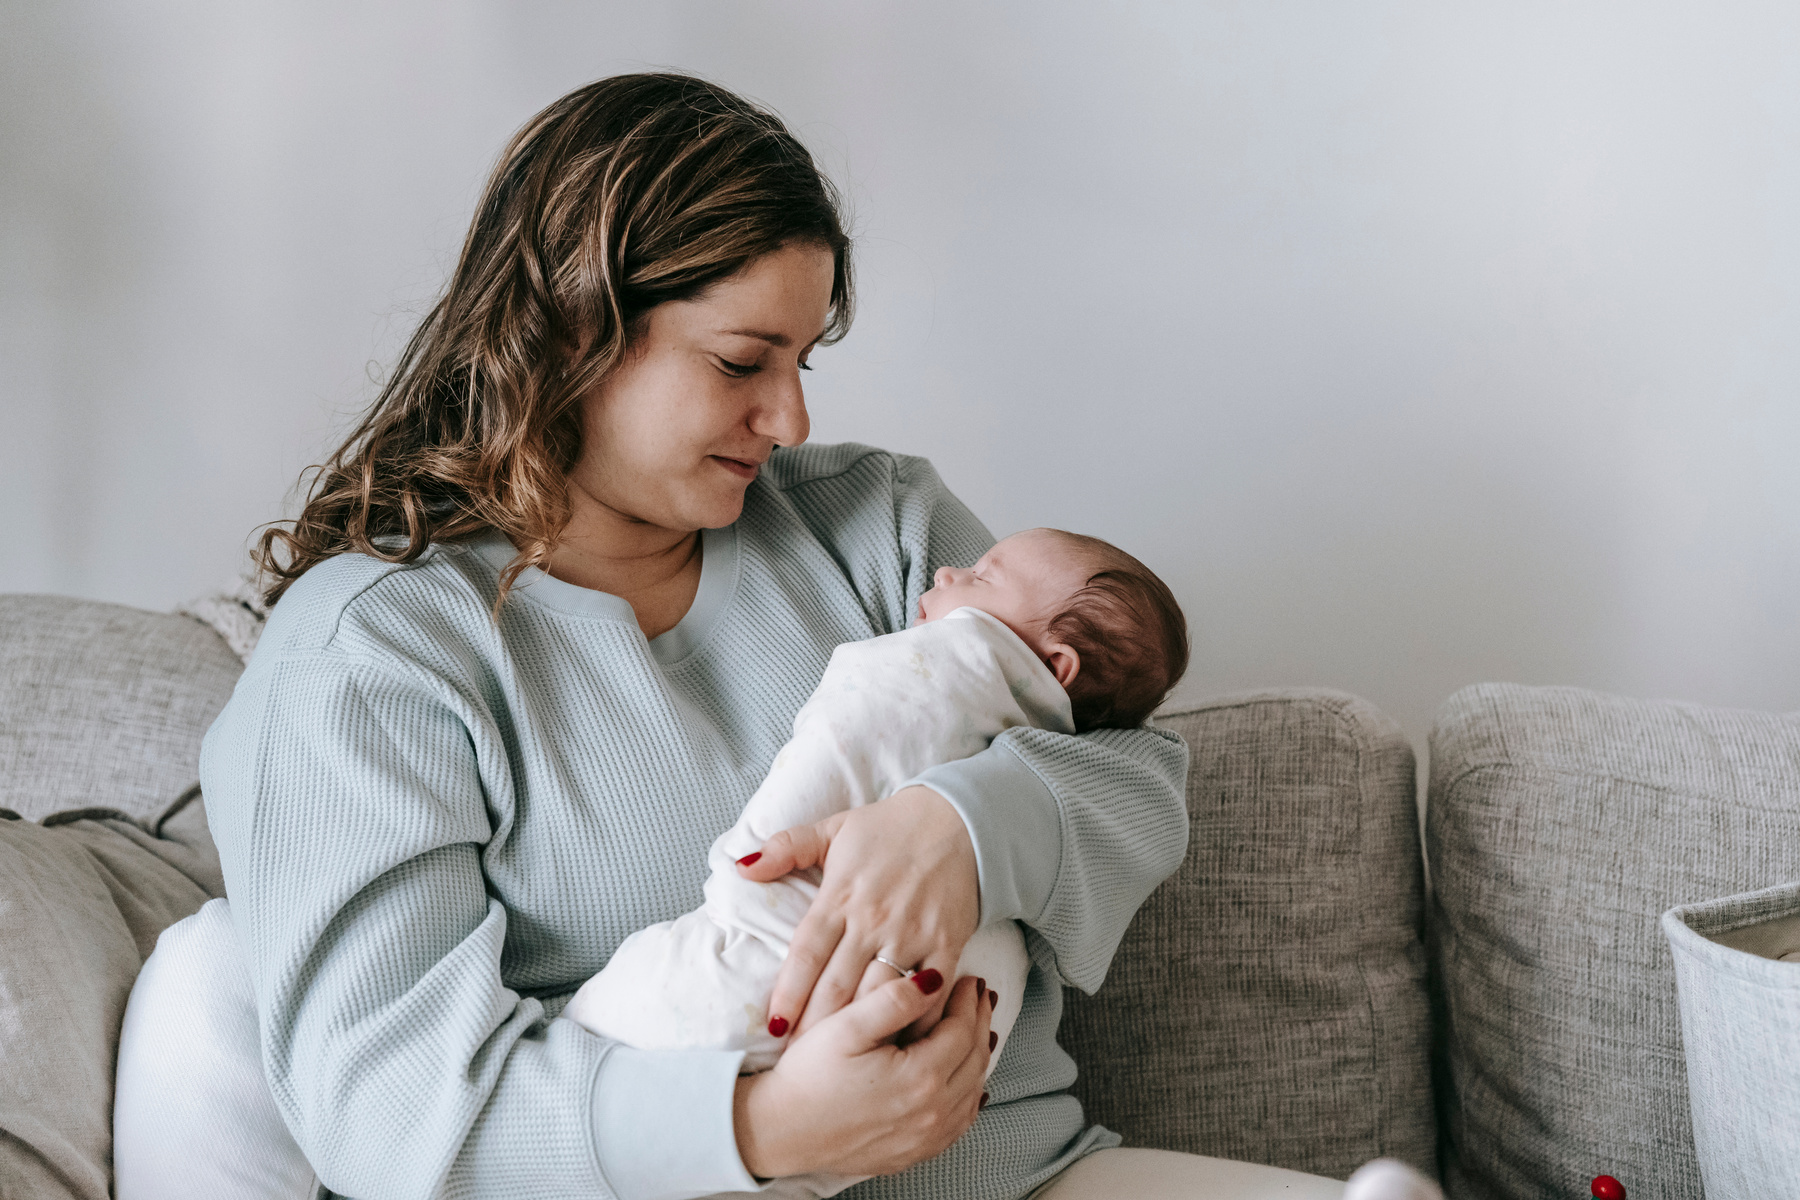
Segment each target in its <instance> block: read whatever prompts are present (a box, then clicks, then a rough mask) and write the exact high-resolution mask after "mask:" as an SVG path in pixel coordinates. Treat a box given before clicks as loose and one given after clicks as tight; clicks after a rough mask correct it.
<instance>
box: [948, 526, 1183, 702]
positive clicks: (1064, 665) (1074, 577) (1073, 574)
mask: <svg viewBox="0 0 1800 1200" xmlns="http://www.w3.org/2000/svg"><path fill="white" fill-rule="evenodd" d="M932 582H933V583H934V584H936V586H935V587H933V588H932V589H931V590H930V591H928V592H926V593H925V594H924V595H923V596H921V597H920V598H919V620H920V621H921V622H924V621H935V620H937V619H938V618H939V617H945V616H948V615H949V614H951V613H953V612H955V611H956V610H957V609H959V608H964V607H967V608H979V609H980V610H981V611H983V612H985V613H987V614H988V615H989V616H992V617H998V618H999V619H1000V620H1001V621H1004V622H1005V623H1006V625H1007V627H1008V628H1010V629H1011V630H1012V631H1013V632H1014V633H1016V634H1018V635H1019V637H1020V638H1021V639H1022V640H1023V641H1024V642H1025V644H1026V645H1027V646H1030V647H1031V649H1032V651H1033V653H1035V654H1036V655H1037V656H1038V657H1039V658H1041V659H1043V660H1044V662H1045V664H1046V665H1048V666H1049V668H1050V670H1051V672H1052V673H1053V674H1054V675H1055V676H1056V680H1057V682H1058V683H1060V684H1062V685H1063V687H1064V688H1065V689H1066V690H1067V691H1068V693H1069V704H1070V707H1071V708H1072V709H1073V710H1074V714H1075V728H1076V729H1078V730H1085V729H1099V728H1119V729H1128V728H1131V727H1132V726H1136V725H1141V724H1143V723H1144V720H1145V718H1147V717H1148V716H1149V715H1150V713H1151V712H1152V711H1153V710H1154V709H1155V708H1156V706H1157V705H1158V704H1161V703H1162V701H1163V698H1164V697H1165V696H1167V695H1168V694H1169V689H1170V688H1172V687H1174V686H1175V683H1176V681H1177V680H1179V679H1180V678H1181V675H1182V672H1184V671H1186V670H1187V661H1188V638H1187V621H1186V620H1185V619H1184V618H1183V617H1182V615H1181V606H1180V605H1178V604H1176V603H1175V596H1174V594H1173V593H1172V592H1170V591H1169V588H1168V585H1167V584H1165V583H1163V581H1162V580H1160V579H1158V578H1157V577H1156V576H1155V575H1153V574H1151V572H1150V568H1148V567H1146V566H1145V565H1144V564H1143V563H1141V562H1139V561H1138V560H1137V559H1135V558H1133V557H1131V555H1129V554H1127V553H1125V552H1124V551H1123V550H1121V549H1119V548H1118V547H1117V546H1113V545H1110V544H1108V543H1106V542H1103V541H1101V540H1100V539H1098V538H1091V537H1084V536H1082V535H1081V534H1078V533H1064V532H1063V531H1062V530H1060V529H1028V530H1026V531H1025V532H1024V533H1015V534H1013V535H1012V536H1011V537H1009V538H1004V539H1002V540H1001V541H1000V542H999V543H997V544H996V545H995V546H994V548H993V549H992V550H989V551H988V552H987V553H986V554H984V555H982V556H981V561H980V562H977V563H976V564H975V565H974V566H972V567H964V568H958V567H940V568H938V572H937V575H936V576H935V577H934V578H933V580H932Z"/></svg>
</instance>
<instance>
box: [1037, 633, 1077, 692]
mask: <svg viewBox="0 0 1800 1200" xmlns="http://www.w3.org/2000/svg"><path fill="white" fill-rule="evenodd" d="M1044 665H1045V666H1047V667H1049V668H1050V673H1051V674H1052V675H1054V676H1056V682H1058V683H1060V684H1062V686H1063V690H1064V691H1065V692H1066V691H1068V690H1069V685H1070V684H1071V683H1074V682H1075V677H1076V676H1077V675H1079V674H1081V655H1079V654H1077V653H1075V647H1073V646H1071V645H1069V644H1068V643H1067V642H1052V643H1051V644H1050V645H1049V646H1047V647H1045V648H1044Z"/></svg>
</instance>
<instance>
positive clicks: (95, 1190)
mask: <svg viewBox="0 0 1800 1200" xmlns="http://www.w3.org/2000/svg"><path fill="white" fill-rule="evenodd" d="M207 636H208V637H211V636H212V635H211V634H210V633H208V634H207ZM224 891H225V887H224V881H223V879H222V878H221V876H220V871H219V857H218V852H217V851H216V850H215V849H214V848H213V844H212V838H211V836H210V835H209V834H208V832H207V829H206V813H205V809H204V807H203V806H202V805H201V803H200V801H199V789H198V788H195V789H193V790H192V791H191V792H189V793H188V794H187V795H186V796H184V797H182V798H181V800H180V801H178V802H177V804H176V806H175V807H174V808H173V809H172V810H171V811H170V812H169V813H168V814H167V815H166V816H164V817H163V818H162V819H161V820H160V821H158V822H157V824H156V825H155V826H153V827H152V828H150V829H145V828H141V827H140V826H138V825H137V824H135V823H133V822H132V821H130V820H127V819H125V818H124V817H123V816H122V815H120V814H118V813H112V812H108V811H107V810H88V811H87V812H85V813H83V812H75V813H65V814H61V815H60V816H58V817H54V818H51V820H50V821H48V822H46V823H44V824H37V823H34V822H31V821H27V820H23V819H21V818H20V817H19V816H18V815H17V814H16V813H14V812H11V811H9V810H3V809H0V1194H4V1195H6V1196H21V1197H23V1196H30V1197H32V1198H33V1200H106V1197H107V1195H108V1192H109V1188H110V1186H111V1175H112V1100H113V1060H114V1055H115V1052H116V1051H117V1048H118V1039H119V1022H120V1019H121V1018H122V1017H123V1015H124V1012H125V1000H126V997H127V996H128V995H129V994H130V992H131V984H132V981H133V980H134V979H135V978H136V977H137V973H138V968H139V967H141V966H142V965H143V962H144V959H145V958H147V957H148V956H149V954H150V951H151V950H152V949H154V948H155V946H156V938H157V935H158V934H160V933H161V932H162V931H163V929H164V928H166V927H167V926H168V925H170V924H172V923H173V922H175V921H178V920H180V919H181V918H182V917H185V916H187V915H188V914H189V913H191V912H193V911H195V910H196V909H198V908H199V907H200V906H201V905H202V904H204V903H206V901H207V900H208V899H209V898H211V897H213V896H219V895H223V894H224Z"/></svg>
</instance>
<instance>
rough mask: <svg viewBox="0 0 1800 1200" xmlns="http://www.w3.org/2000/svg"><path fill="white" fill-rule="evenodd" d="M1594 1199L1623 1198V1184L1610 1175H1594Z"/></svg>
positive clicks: (1623, 1199) (1617, 1199) (1621, 1199)
mask: <svg viewBox="0 0 1800 1200" xmlns="http://www.w3.org/2000/svg"><path fill="white" fill-rule="evenodd" d="M1592 1190H1593V1193H1594V1200H1625V1185H1624V1184H1622V1183H1620V1182H1619V1181H1618V1180H1616V1179H1614V1178H1613V1177H1612V1176H1611V1175H1596V1176H1594V1184H1593V1189H1592Z"/></svg>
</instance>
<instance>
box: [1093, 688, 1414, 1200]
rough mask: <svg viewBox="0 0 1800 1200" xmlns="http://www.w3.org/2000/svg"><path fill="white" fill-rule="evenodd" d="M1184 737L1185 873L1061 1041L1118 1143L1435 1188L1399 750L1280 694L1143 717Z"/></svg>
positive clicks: (1364, 707)
mask: <svg viewBox="0 0 1800 1200" xmlns="http://www.w3.org/2000/svg"><path fill="white" fill-rule="evenodd" d="M1157 724H1158V725H1160V726H1162V727H1163V728H1165V729H1172V730H1174V731H1175V732H1177V733H1179V734H1180V735H1181V736H1182V737H1183V738H1184V739H1186V741H1187V743H1188V746H1189V748H1190V750H1191V752H1192V755H1193V758H1192V766H1191V769H1190V771H1189V774H1188V791H1187V799H1188V816H1189V820H1190V822H1191V833H1190V837H1189V842H1188V853H1187V860H1186V861H1185V862H1184V863H1183V864H1182V866H1181V868H1180V870H1179V871H1177V872H1176V874H1175V875H1174V876H1172V877H1171V878H1170V879H1169V880H1168V881H1167V882H1165V883H1164V884H1163V885H1162V886H1161V887H1160V888H1159V889H1157V891H1156V892H1155V893H1154V894H1153V895H1152V896H1151V897H1150V899H1149V900H1148V901H1147V902H1146V903H1145V905H1144V907H1143V908H1142V909H1141V910H1139V912H1138V915H1137V919H1136V920H1135V921H1133V922H1132V925H1131V928H1130V930H1129V931H1128V932H1127V933H1126V935H1125V940H1124V943H1123V944H1122V945H1121V946H1120V947H1119V952H1118V954H1117V955H1116V956H1115V957H1114V959H1113V964H1112V969H1111V971H1110V972H1109V973H1108V975H1107V979H1106V983H1105V986H1103V987H1102V988H1101V989H1100V991H1099V993H1098V994H1097V995H1095V996H1093V997H1088V996H1084V995H1081V994H1080V993H1079V992H1075V991H1072V990H1070V991H1067V992H1066V996H1067V1009H1066V1012H1065V1016H1064V1018H1063V1023H1062V1027H1061V1031H1060V1033H1059V1035H1058V1037H1059V1040H1060V1041H1061V1042H1062V1044H1063V1045H1064V1046H1065V1047H1066V1048H1067V1049H1068V1051H1069V1053H1070V1054H1071V1055H1073V1056H1074V1058H1075V1061H1076V1063H1077V1064H1078V1066H1079V1068H1080V1075H1079V1077H1078V1078H1077V1079H1076V1082H1075V1086H1074V1089H1073V1090H1074V1092H1075V1094H1076V1095H1077V1096H1078V1097H1079V1098H1080V1099H1081V1101H1082V1103H1083V1105H1084V1106H1085V1108H1086V1110H1087V1113H1088V1116H1089V1118H1090V1119H1092V1120H1094V1121H1098V1122H1100V1123H1101V1124H1103V1125H1106V1126H1107V1127H1109V1128H1111V1129H1114V1130H1117V1131H1118V1132H1119V1133H1120V1134H1122V1135H1123V1136H1124V1138H1125V1141H1126V1144H1127V1145H1133V1146H1147V1147H1154V1148H1159V1149H1166V1150H1184V1151H1188V1152H1190V1153H1196V1154H1207V1155H1212V1156H1215V1157H1218V1158H1229V1159H1241V1160H1244V1161H1248V1162H1258V1163H1267V1164H1270V1165H1273V1166H1280V1167H1289V1168H1292V1169H1295V1170H1300V1171H1306V1172H1310V1173H1312V1174H1317V1175H1329V1176H1332V1177H1334V1178H1337V1179H1343V1178H1344V1177H1346V1176H1348V1175H1349V1174H1350V1173H1351V1172H1352V1171H1353V1170H1355V1169H1356V1168H1357V1167H1358V1166H1360V1165H1361V1164H1363V1163H1365V1162H1367V1161H1368V1160H1370V1159H1373V1158H1379V1157H1383V1156H1387V1157H1391V1158H1399V1159H1402V1160H1404V1161H1406V1162H1408V1163H1411V1164H1413V1165H1414V1166H1417V1167H1420V1168H1423V1169H1424V1170H1426V1171H1428V1172H1432V1173H1434V1174H1435V1155H1434V1140H1435V1130H1434V1127H1433V1117H1432V1109H1431V1091H1430V1087H1431V1083H1430V1068H1429V1062H1428V1056H1429V1026H1430V1018H1429V1002H1428V1000H1427V997H1426V991H1425V961H1424V948H1423V946H1422V945H1421V943H1420V933H1419V922H1420V918H1421V913H1422V908H1423V903H1424V897H1423V881H1422V867H1421V860H1420V852H1419V832H1418V805H1417V801H1416V794H1417V792H1416V789H1417V783H1416V781H1415V778H1414V767H1413V753H1412V747H1411V746H1410V745H1408V743H1407V741H1406V739H1405V737H1404V736H1403V735H1402V734H1401V732H1400V729H1399V727H1398V726H1397V725H1396V724H1395V723H1394V722H1393V721H1391V720H1389V719H1388V718H1387V717H1385V716H1383V715H1382V714H1381V713H1380V712H1379V711H1378V710H1376V709H1375V708H1374V707H1373V706H1372V705H1370V704H1369V703H1367V702H1366V701H1363V700H1359V699H1357V698H1356V697H1354V696H1349V695H1345V694H1344V693H1342V692H1331V691H1323V690H1298V689H1296V690H1287V691H1271V692H1261V693H1256V694H1253V695H1247V696H1235V697H1227V698H1225V699H1221V700H1215V701H1212V702H1210V703H1206V704H1201V705H1198V706H1196V707H1193V708H1187V709H1183V710H1181V711H1179V712H1171V713H1165V714H1163V715H1160V716H1159V717H1158V718H1157Z"/></svg>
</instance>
